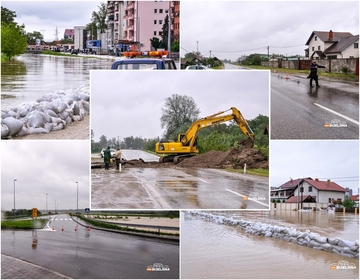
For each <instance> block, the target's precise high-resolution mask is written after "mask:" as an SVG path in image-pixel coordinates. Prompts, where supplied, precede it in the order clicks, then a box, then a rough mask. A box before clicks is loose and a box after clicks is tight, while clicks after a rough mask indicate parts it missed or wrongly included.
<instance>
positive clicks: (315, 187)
mask: <svg viewBox="0 0 360 280" xmlns="http://www.w3.org/2000/svg"><path fill="white" fill-rule="evenodd" d="M345 192H346V190H345V188H343V187H341V186H339V185H338V184H336V183H335V182H332V181H330V180H327V181H320V180H319V179H315V180H313V179H312V178H310V177H309V178H302V179H297V180H292V179H291V180H290V181H288V182H286V183H285V184H283V185H281V186H280V187H279V188H276V189H272V190H271V191H270V197H271V200H273V199H278V198H277V197H276V196H278V197H279V199H280V200H281V199H285V200H286V202H293V200H295V201H296V202H298V201H300V200H302V199H306V200H308V201H310V200H311V201H312V202H317V203H332V202H333V201H337V200H341V201H344V199H345ZM292 197H295V198H292ZM298 198H299V199H298Z"/></svg>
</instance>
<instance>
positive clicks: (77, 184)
mask: <svg viewBox="0 0 360 280" xmlns="http://www.w3.org/2000/svg"><path fill="white" fill-rule="evenodd" d="M75 183H76V215H77V213H78V212H79V183H78V182H75Z"/></svg>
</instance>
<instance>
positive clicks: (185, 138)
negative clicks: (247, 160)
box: [178, 107, 255, 147]
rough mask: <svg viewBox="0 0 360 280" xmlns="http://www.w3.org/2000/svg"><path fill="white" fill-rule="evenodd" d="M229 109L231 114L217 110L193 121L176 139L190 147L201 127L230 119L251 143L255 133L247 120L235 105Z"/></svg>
mask: <svg viewBox="0 0 360 280" xmlns="http://www.w3.org/2000/svg"><path fill="white" fill-rule="evenodd" d="M230 110H232V114H228V115H221V114H224V113H226V112H227V111H229V110H227V111H221V112H218V113H216V114H213V115H211V116H208V117H205V118H202V119H199V120H197V121H195V122H194V123H193V124H192V125H191V126H190V127H189V129H188V130H187V131H186V133H185V134H181V139H178V140H179V141H181V143H182V144H183V145H185V146H190V147H191V146H193V145H194V142H195V139H196V134H197V133H198V131H200V130H201V129H203V128H205V127H208V126H212V125H215V124H219V123H223V122H227V121H230V120H235V121H236V123H237V124H238V126H239V128H240V129H241V131H242V132H243V133H244V135H245V136H246V137H247V138H248V139H249V141H250V142H252V144H253V142H254V140H255V135H254V133H253V132H252V130H251V128H250V126H249V124H248V123H247V121H246V120H245V118H244V117H243V115H242V114H241V113H240V111H239V110H238V109H236V108H235V107H232V108H231V109H230ZM252 146H253V145H252Z"/></svg>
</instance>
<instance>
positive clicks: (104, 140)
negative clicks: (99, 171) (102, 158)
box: [99, 135, 108, 148]
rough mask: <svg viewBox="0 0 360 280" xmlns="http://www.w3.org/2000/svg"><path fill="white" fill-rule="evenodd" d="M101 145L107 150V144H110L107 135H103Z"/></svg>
mask: <svg viewBox="0 0 360 280" xmlns="http://www.w3.org/2000/svg"><path fill="white" fill-rule="evenodd" d="M99 143H100V144H101V147H103V148H106V146H107V144H108V140H107V138H106V136H105V135H101V136H100V141H99Z"/></svg>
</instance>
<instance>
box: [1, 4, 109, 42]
mask: <svg viewBox="0 0 360 280" xmlns="http://www.w3.org/2000/svg"><path fill="white" fill-rule="evenodd" d="M101 2H104V3H105V2H106V1H79V0H75V1H1V6H3V7H5V8H7V9H9V10H11V11H14V12H16V18H15V22H17V23H18V24H20V25H21V24H24V25H25V30H26V32H34V31H39V32H42V33H43V34H44V35H43V36H44V39H45V41H53V40H55V33H56V28H57V30H58V38H59V40H60V39H63V38H64V31H65V29H73V28H74V26H86V25H87V24H88V23H90V21H91V15H92V12H93V11H96V12H97V11H99V8H98V6H100V3H101ZM42 30H45V31H42Z"/></svg>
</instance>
